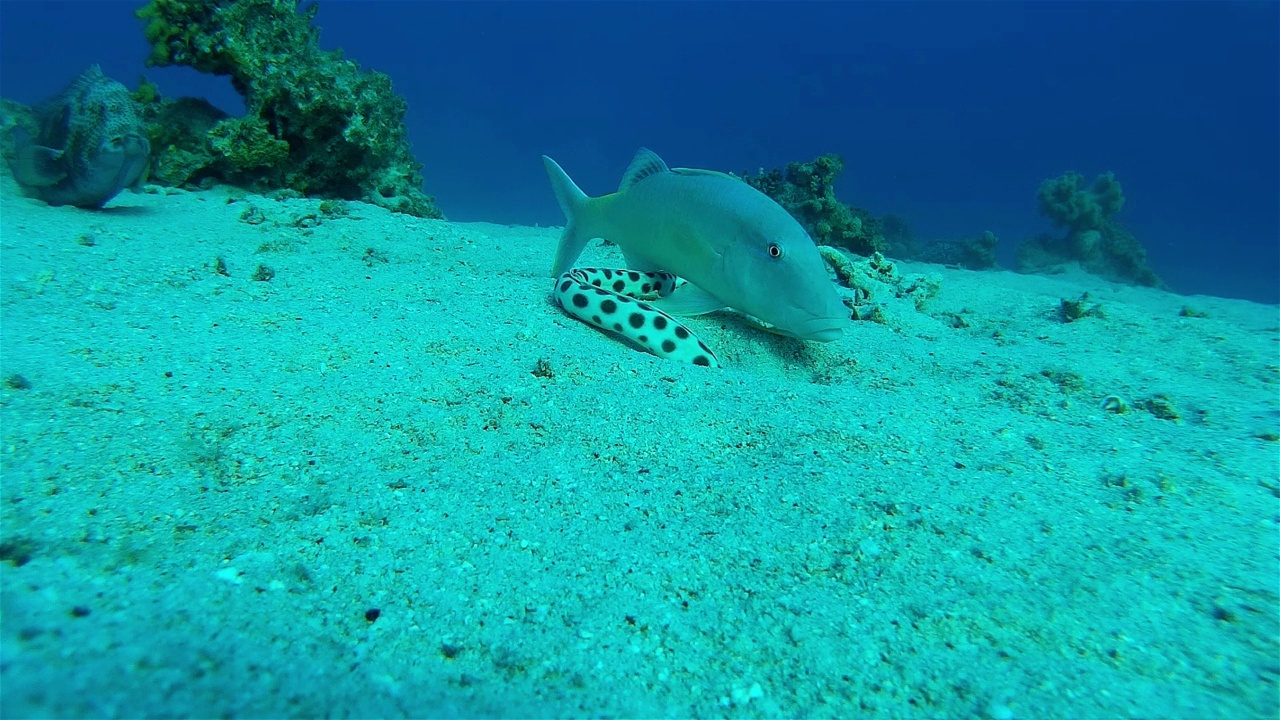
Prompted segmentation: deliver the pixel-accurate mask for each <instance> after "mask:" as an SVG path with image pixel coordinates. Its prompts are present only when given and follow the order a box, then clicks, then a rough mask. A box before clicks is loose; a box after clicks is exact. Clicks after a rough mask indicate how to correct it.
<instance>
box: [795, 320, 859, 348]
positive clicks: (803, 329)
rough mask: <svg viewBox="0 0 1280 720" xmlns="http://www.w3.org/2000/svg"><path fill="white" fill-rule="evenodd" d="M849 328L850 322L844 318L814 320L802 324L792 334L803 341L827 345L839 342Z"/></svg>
mask: <svg viewBox="0 0 1280 720" xmlns="http://www.w3.org/2000/svg"><path fill="white" fill-rule="evenodd" d="M848 326H849V321H848V320H846V319H845V318H842V317H834V318H812V319H809V320H805V321H804V322H802V323H800V325H799V326H797V327H796V328H795V330H793V331H792V334H793V335H795V336H796V337H798V338H800V339H801V340H812V341H813V342H824V343H825V342H831V341H833V340H839V339H840V336H842V335H844V329H845V328H846V327H848Z"/></svg>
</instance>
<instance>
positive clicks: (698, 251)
mask: <svg viewBox="0 0 1280 720" xmlns="http://www.w3.org/2000/svg"><path fill="white" fill-rule="evenodd" d="M542 161H543V164H544V165H545V166H546V170H547V175H548V177H549V178H550V179H551V187H552V188H553V189H554V190H555V194H556V199H557V200H558V201H559V203H560V207H561V209H563V210H564V214H565V217H566V218H567V220H568V221H567V223H566V225H565V229H564V234H563V235H562V236H561V238H560V246H559V249H558V250H557V252H556V261H555V266H554V267H553V268H552V271H551V274H552V276H553V277H558V276H559V275H560V274H561V273H564V272H565V271H567V270H569V269H570V268H572V266H573V264H574V263H575V262H576V261H577V259H578V256H579V255H580V254H581V253H582V249H583V247H585V246H586V244H587V242H588V241H589V240H591V239H592V238H606V239H608V240H610V241H612V242H613V243H615V244H616V245H617V246H618V247H619V248H620V249H621V250H622V253H623V256H624V257H625V258H626V262H627V268H628V269H629V270H636V271H665V272H669V273H672V274H674V275H677V276H679V277H681V278H683V279H684V280H686V281H687V284H685V285H683V286H681V287H680V288H679V289H677V290H676V291H675V292H674V293H672V294H671V295H670V296H669V297H668V298H666V299H664V300H661V301H659V302H656V303H654V305H655V306H657V307H659V308H661V309H662V310H664V311H666V312H669V313H671V314H674V315H697V314H701V313H706V312H711V311H714V310H719V309H722V308H726V307H728V308H732V309H734V310H738V311H741V312H744V313H747V314H748V315H751V316H753V317H755V318H757V319H759V320H762V321H764V322H765V323H767V324H768V325H770V326H772V327H770V328H769V329H771V330H773V331H775V332H779V333H782V334H786V335H792V336H794V337H797V338H801V339H804V340H816V341H819V342H829V341H832V340H835V339H837V338H839V337H840V335H841V333H842V332H843V331H844V329H845V327H846V326H848V325H849V323H850V321H849V310H848V308H847V307H845V305H844V303H843V302H841V300H840V296H839V295H838V294H837V293H836V290H835V286H834V285H833V284H832V282H831V280H830V279H829V278H828V277H827V271H826V266H825V265H824V264H823V260H822V258H821V256H819V255H818V250H817V247H816V246H815V245H814V243H813V240H812V239H811V238H810V237H809V234H808V233H806V232H805V230H804V228H803V227H801V226H800V223H799V222H797V221H796V220H795V218H793V217H792V216H791V215H790V214H789V213H788V212H787V211H786V210H784V209H782V207H781V206H780V205H778V204H777V203H776V202H774V201H773V200H771V199H769V197H768V196H766V195H765V194H764V193H761V192H760V191H758V190H756V189H755V188H753V187H751V186H750V185H748V184H747V183H745V182H743V181H742V180H740V179H739V178H736V177H733V176H732V175H726V174H724V173H719V172H713V171H710V170H691V169H687V168H677V169H675V170H672V169H671V168H669V167H667V164H666V163H665V162H663V161H662V158H660V157H658V156H657V155H656V154H654V153H653V152H651V151H649V150H646V149H643V148H641V150H640V151H639V152H638V153H636V156H635V159H634V160H632V162H631V165H630V167H629V168H628V169H627V172H626V175H625V176H624V177H623V180H622V185H621V186H620V187H619V189H618V192H616V193H612V194H610V195H604V196H601V197H594V198H593V197H588V196H587V195H586V194H585V193H583V192H582V190H580V189H579V188H578V186H577V185H575V184H574V182H573V180H571V179H570V178H569V176H568V175H567V174H565V171H564V170H563V169H561V167H560V166H559V165H557V164H556V162H555V161H554V160H552V159H551V158H549V157H547V156H545V155H544V156H543V157H542Z"/></svg>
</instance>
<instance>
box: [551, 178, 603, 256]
mask: <svg viewBox="0 0 1280 720" xmlns="http://www.w3.org/2000/svg"><path fill="white" fill-rule="evenodd" d="M542 164H543V166H544V167H546V169H547V178H548V179H549V180H551V189H552V190H553V191H554V192H555V194H556V201H557V202H559V203H560V209H561V210H563V211H564V217H565V223H564V234H563V235H561V236H560V245H559V247H557V248H556V264H555V267H553V268H552V269H551V277H559V276H560V274H561V273H563V272H564V271H566V270H568V269H569V268H570V267H572V266H573V264H574V263H575V262H577V260H578V256H579V255H581V254H582V249H583V248H584V247H586V246H587V241H589V240H591V238H593V237H598V236H597V235H593V234H591V233H592V230H593V228H592V227H591V225H592V223H591V222H590V218H591V216H592V212H591V202H592V200H591V198H590V197H588V196H587V194H586V193H584V192H582V190H581V189H580V188H579V187H578V186H577V185H576V184H575V183H574V182H573V180H572V179H571V178H570V177H569V175H568V173H566V172H565V171H564V169H563V168H561V167H560V166H559V165H558V164H557V163H556V161H555V160H552V159H551V158H549V157H547V156H546V155H543V156H542Z"/></svg>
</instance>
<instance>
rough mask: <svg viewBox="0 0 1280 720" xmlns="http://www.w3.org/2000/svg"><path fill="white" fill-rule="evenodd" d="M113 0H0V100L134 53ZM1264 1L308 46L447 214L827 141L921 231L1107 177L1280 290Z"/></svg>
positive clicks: (847, 195) (799, 153) (961, 225)
mask: <svg viewBox="0 0 1280 720" xmlns="http://www.w3.org/2000/svg"><path fill="white" fill-rule="evenodd" d="M135 7H136V4H134V3H117V2H11V1H6V2H4V3H3V12H4V18H3V19H4V22H3V23H0V94H2V95H3V96H5V97H9V98H12V99H16V100H19V101H23V102H28V103H29V102H33V101H36V100H39V99H42V98H44V97H47V96H48V95H49V94H51V93H52V92H53V91H55V90H57V89H58V88H60V87H61V86H62V85H63V84H65V82H66V81H67V80H68V79H69V78H71V77H73V76H75V75H76V74H77V73H78V72H80V71H81V70H82V69H83V68H84V67H85V66H86V65H88V64H90V63H95V62H96V63H100V64H101V65H102V67H103V69H104V70H105V71H106V72H107V74H108V75H111V76H113V77H117V78H119V79H121V80H124V81H125V82H127V83H128V84H130V85H132V84H133V83H134V81H135V80H136V79H137V78H138V77H139V76H140V75H144V74H145V75H146V76H147V77H148V78H150V79H152V80H154V81H156V82H158V83H159V85H160V90H161V92H162V93H163V94H165V95H168V96H181V95H200V96H205V97H207V98H209V99H210V100H212V101H213V102H214V103H215V104H217V105H219V106H220V107H222V108H223V109H225V110H227V111H229V112H233V113H235V112H239V111H240V110H242V109H243V108H242V106H241V105H240V100H239V98H238V96H237V95H236V94H235V92H234V91H233V90H232V89H231V87H230V85H229V82H227V80H226V79H225V78H216V77H207V76H201V75H199V74H197V73H195V72H194V71H190V70H187V69H185V68H161V69H147V68H145V67H144V65H143V60H144V59H145V57H146V55H147V51H148V48H147V45H146V43H145V40H144V39H143V37H142V34H141V32H140V27H141V24H140V22H139V21H138V20H136V19H135V18H134V17H133V16H132V10H133V9H134V8H135ZM1278 14H1280V4H1277V3H1274V2H1188V3H1157V2H1153V3H1048V2H1023V3H968V2H956V3H834V2H830V3H828V2H822V3H796V2H788V3H768V2H761V3H677V2H670V3H668V2H644V3H632V2H598V3H540V2H515V3H489V2H465V3H409V2H329V3H322V6H321V8H320V10H319V15H318V16H317V23H318V24H319V25H320V26H321V27H322V28H323V34H322V37H321V42H322V44H323V45H324V46H325V47H329V48H341V49H343V50H344V51H345V52H346V54H347V55H348V56H349V57H351V58H353V59H355V60H356V61H358V62H360V63H361V64H362V65H364V66H365V67H368V68H373V69H378V70H381V71H384V72H386V73H389V74H390V75H391V77H392V79H393V81H394V82H395V86H396V89H397V90H398V91H399V92H400V93H402V94H403V95H404V97H405V98H406V99H407V100H408V102H409V107H410V111H409V115H408V118H407V124H408V129H409V135H410V138H411V140H412V143H413V146H414V149H415V152H416V154H417V157H418V159H419V160H420V161H422V162H423V163H424V164H425V167H424V170H423V174H424V177H425V185H426V190H427V191H428V192H430V193H432V194H434V195H435V196H436V197H437V199H438V201H439V203H440V206H441V207H442V209H443V210H444V212H445V213H446V214H447V215H448V216H449V217H450V219H454V220H489V221H494V222H502V223H519V224H535V223H538V224H558V223H560V222H562V217H561V215H560V211H559V209H558V208H557V207H556V205H555V203H554V202H553V201H552V199H551V196H550V191H549V190H548V188H547V186H546V179H545V177H544V175H543V171H542V167H541V164H540V163H539V162H538V156H539V155H541V154H543V153H546V154H550V155H552V156H553V157H555V158H556V159H557V160H559V161H560V162H561V163H562V164H563V165H564V166H565V167H566V168H570V170H571V173H572V174H573V176H574V178H575V179H576V180H577V181H578V182H579V183H580V184H581V185H582V186H583V187H584V189H586V190H587V191H588V192H591V193H593V194H599V193H601V192H605V191H606V190H608V189H610V188H612V187H614V186H616V183H617V181H618V178H619V176H620V174H621V172H622V169H623V168H624V167H625V166H626V163H627V161H628V160H629V159H630V157H631V155H632V154H633V153H634V151H635V149H636V147H638V146H641V145H644V146H648V147H650V148H653V149H654V150H656V151H657V152H659V153H660V154H661V155H663V156H664V157H666V158H667V159H668V160H670V161H671V162H672V163H673V164H678V165H683V166H689V167H708V168H717V169H723V170H730V171H745V170H751V171H754V170H756V169H758V168H760V167H779V166H783V165H785V164H786V163H788V162H791V161H795V160H808V159H811V158H813V157H814V156H816V155H818V154H820V153H823V152H839V153H841V154H843V155H844V156H845V158H846V160H847V161H848V164H847V169H846V170H845V173H844V175H843V177H842V179H841V182H840V185H839V187H838V192H839V194H840V196H841V198H842V199H843V200H844V201H846V202H848V203H850V204H853V205H856V206H860V207H865V208H867V209H868V210H870V211H871V212H873V213H875V214H877V215H879V214H885V213H895V214H898V215H901V216H903V217H905V218H906V219H907V220H908V221H909V223H910V224H911V226H912V227H913V228H914V230H915V231H916V234H917V235H918V236H920V237H921V238H923V239H925V240H934V239H948V238H959V237H964V236H973V235H977V234H979V233H981V232H982V231H984V230H991V231H993V232H995V233H996V234H997V235H998V236H999V237H1000V238H1001V240H1002V245H1001V259H1002V260H1003V261H1004V264H1005V265H1006V266H1012V252H1013V248H1014V247H1015V246H1016V245H1017V243H1019V242H1020V241H1022V240H1023V239H1025V238H1028V237H1030V236H1032V235H1035V234H1036V233H1040V232H1047V231H1050V230H1052V228H1050V227H1049V226H1048V224H1047V223H1046V222H1045V221H1044V219H1043V218H1041V217H1039V216H1038V214H1037V208H1036V201H1035V193H1036V189H1037V187H1038V186H1039V183H1040V181H1041V180H1042V179H1044V178H1047V177H1053V176H1057V175H1059V174H1061V173H1062V172H1064V171H1067V170H1075V171H1078V172H1080V173H1083V174H1084V175H1086V176H1088V177H1092V176H1093V175H1095V174H1096V173H1099V172H1103V171H1107V170H1111V171H1114V172H1115V173H1116V175H1117V177H1118V178H1119V179H1120V181H1121V182H1122V183H1123V186H1124V190H1125V195H1126V197H1127V204H1126V206H1125V208H1124V210H1123V212H1122V214H1121V215H1120V216H1119V219H1120V220H1121V221H1122V222H1123V223H1124V224H1125V225H1126V226H1127V227H1128V228H1129V229H1131V230H1132V231H1133V232H1134V234H1135V235H1136V236H1137V237H1138V238H1139V239H1140V240H1141V241H1142V243H1143V244H1144V246H1145V247H1146V248H1147V250H1148V251H1149V254H1150V262H1151V265H1152V266H1153V267H1154V269H1155V270H1156V272H1157V273H1159V274H1160V275H1161V276H1162V277H1163V278H1164V279H1165V280H1166V281H1167V282H1168V283H1169V285H1170V286H1171V287H1172V289H1174V290H1175V291H1178V292H1183V293H1189V294H1195V293H1204V294H1214V295H1220V296H1226V297H1241V298H1247V299H1253V300H1257V301H1260V302H1271V303H1274V302H1277V301H1278V300H1280V243H1278V239H1280V209H1278V200H1277V198H1280V170H1278V167H1277V162H1278V158H1280V144H1278V143H1280V141H1278V140H1277V138H1278V137H1280V132H1278V127H1280V95H1278V93H1280V90H1278V88H1280V71H1278V70H1277V57H1278V56H1280V48H1278V44H1277V27H1278V25H1280V20H1278Z"/></svg>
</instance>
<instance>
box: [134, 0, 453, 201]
mask: <svg viewBox="0 0 1280 720" xmlns="http://www.w3.org/2000/svg"><path fill="white" fill-rule="evenodd" d="M316 7H317V6H315V5H311V6H310V7H308V8H306V9H305V10H303V11H302V12H299V10H298V6H297V3H296V2H295V1H294V0H150V2H148V3H147V5H145V6H144V7H142V8H141V9H139V10H138V12H137V15H138V17H139V18H141V19H142V20H144V21H145V22H146V28H145V34H146V38H147V40H148V42H150V43H151V55H150V57H149V58H148V60H147V63H148V65H149V66H153V67H160V66H166V65H185V66H189V67H192V68H195V69H196V70H199V71H201V72H206V73H212V74H215V75H228V76H230V78H231V83H232V86H233V87H234V88H235V89H236V91H237V92H239V93H240V94H241V95H242V96H243V97H244V101H245V106H246V109H247V112H246V114H245V116H244V117H239V118H231V117H226V116H222V115H221V113H219V112H217V111H216V110H215V109H213V108H211V107H208V106H207V104H205V106H202V105H201V104H200V101H196V100H192V99H189V98H180V99H177V100H168V99H161V98H159V95H158V93H157V92H155V90H154V88H152V89H151V90H150V91H149V92H145V93H144V92H142V91H140V92H139V94H138V95H135V97H140V96H143V97H142V98H141V99H150V100H151V102H149V103H148V104H147V106H146V108H147V110H146V112H147V114H148V118H149V119H150V121H151V135H152V145H153V148H154V152H155V156H156V157H155V172H154V174H153V178H154V179H155V180H157V181H160V182H166V183H170V184H186V183H198V182H200V181H219V182H228V183H234V184H239V185H245V186H249V187H251V188H253V189H255V190H273V189H281V188H291V189H293V190H296V191H298V192H301V193H303V194H305V195H311V196H318V197H329V198H341V199H346V200H363V201H366V202H372V203H376V204H378V205H381V206H383V207H386V208H389V209H391V210H394V211H397V212H403V213H408V214H411V215H417V216H420V217H437V218H438V217H442V215H441V213H440V210H439V209H438V208H437V207H436V205H435V202H434V200H433V199H432V198H431V197H430V196H428V195H425V194H424V193H423V192H422V190H421V187H422V176H421V174H420V172H419V171H420V169H421V164H420V163H418V162H417V161H416V160H414V158H413V155H412V153H411V152H410V148H409V143H408V140H407V137H406V133H405V127H404V115H405V111H406V108H407V106H406V104H405V101H404V99H403V98H401V97H400V96H398V95H396V94H395V92H394V91H393V89H392V86H391V80H390V78H389V77H387V76H386V75H385V74H383V73H380V72H376V71H365V70H361V69H360V68H359V66H357V65H356V63H354V62H352V61H351V60H348V59H346V58H344V57H343V55H342V53H341V52H340V51H325V50H321V49H320V47H319V43H318V38H319V29H318V28H316V27H315V26H314V25H312V19H313V17H314V15H315V12H316Z"/></svg>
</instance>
